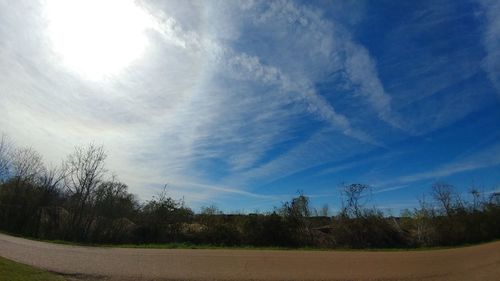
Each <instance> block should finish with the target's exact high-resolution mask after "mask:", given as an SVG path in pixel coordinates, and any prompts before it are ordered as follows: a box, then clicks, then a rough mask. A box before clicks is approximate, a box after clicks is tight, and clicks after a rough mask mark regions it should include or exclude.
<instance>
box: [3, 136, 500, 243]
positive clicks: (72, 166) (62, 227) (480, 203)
mask: <svg viewBox="0 0 500 281" xmlns="http://www.w3.org/2000/svg"><path fill="white" fill-rule="evenodd" d="M105 160H106V153H105V151H104V148H103V147H101V146H96V145H93V144H90V145H88V146H84V147H77V148H75V150H74V152H73V153H71V154H70V155H69V156H68V157H67V159H66V161H64V163H63V165H62V166H61V167H48V166H46V165H45V164H44V163H43V159H42V157H41V155H40V154H38V153H37V152H36V151H34V150H33V149H31V148H15V147H13V145H11V144H10V143H9V142H8V141H7V139H6V138H5V137H2V138H1V139H0V230H3V231H7V232H10V233H14V234H20V235H25V236H29V237H36V238H42V239H65V240H71V241H78V242H83V243H106V244H110V243H170V242H180V243H194V244H212V245H226V246H234V245H253V246H281V247H305V246H308V247H323V248H334V247H350V248H391V247H428V246H449V245H460V244H465V243H477V242H483V241H490V240H492V239H499V238H500V193H491V194H487V193H484V192H480V191H478V189H476V188H471V190H470V196H469V197H470V198H471V200H464V199H463V198H462V197H461V196H460V195H459V194H458V193H457V192H456V191H455V188H454V187H453V186H452V185H449V184H447V183H442V182H439V183H435V184H434V185H433V186H432V192H431V194H430V199H429V200H425V198H424V199H422V200H421V201H420V206H419V207H418V208H415V209H413V210H404V211H403V212H402V213H401V216H400V217H387V216H385V215H384V214H383V213H382V212H381V211H380V210H377V209H376V208H368V207H366V206H367V202H369V200H370V187H369V186H368V185H365V184H359V183H354V184H346V185H343V186H342V187H341V198H342V202H341V208H340V211H339V213H338V214H336V215H335V216H332V217H330V216H329V209H328V205H325V206H323V207H322V208H321V209H320V210H317V209H314V208H311V207H310V204H309V198H308V197H307V196H306V195H304V194H303V193H301V192H300V193H299V194H298V195H297V196H296V197H294V198H291V200H290V201H287V202H283V203H282V204H281V206H278V207H276V208H274V210H273V211H272V212H269V213H264V214H224V213H223V212H222V211H220V210H219V209H218V208H217V207H216V206H214V205H212V206H208V207H204V208H202V211H201V212H200V213H199V214H195V213H194V212H193V211H192V210H191V209H190V208H189V207H188V206H186V205H185V203H184V201H183V200H175V199H173V198H171V197H169V196H168V193H167V191H168V189H167V186H165V188H164V189H163V190H162V192H160V193H159V194H158V195H157V196H155V197H153V198H152V199H151V200H149V201H147V202H142V203H141V202H139V201H138V200H137V199H136V198H135V196H134V195H132V194H131V193H129V192H128V186H127V185H126V184H124V183H122V182H120V181H119V180H118V179H117V178H116V177H114V176H110V175H109V173H108V171H107V170H106V167H105Z"/></svg>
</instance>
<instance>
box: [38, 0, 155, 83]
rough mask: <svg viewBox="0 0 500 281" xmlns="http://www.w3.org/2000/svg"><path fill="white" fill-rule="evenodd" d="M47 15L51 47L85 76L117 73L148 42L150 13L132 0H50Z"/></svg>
mask: <svg viewBox="0 0 500 281" xmlns="http://www.w3.org/2000/svg"><path fill="white" fill-rule="evenodd" d="M46 16H47V19H48V35H49V37H50V41H51V43H52V47H53V49H54V51H55V52H56V53H57V54H58V55H59V56H60V57H61V59H62V60H63V62H64V64H65V65H66V66H67V67H68V68H71V69H72V70H74V71H77V72H78V73H80V74H81V75H84V76H86V77H88V78H101V77H103V76H106V75H114V74H117V73H118V72H120V71H121V70H123V69H124V68H125V67H127V66H128V65H129V64H130V63H131V62H132V61H134V60H136V59H138V58H140V57H141V56H142V54H143V53H144V50H145V48H146V45H147V43H148V39H147V37H146V35H145V33H144V31H145V30H146V29H147V28H149V27H150V26H151V19H150V16H149V15H148V14H147V13H146V11H144V10H143V9H142V8H141V7H139V6H137V5H136V4H135V3H134V1H133V0H106V1H99V0H81V1H72V0H50V1H47V4H46Z"/></svg>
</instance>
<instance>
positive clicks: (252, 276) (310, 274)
mask: <svg viewBox="0 0 500 281" xmlns="http://www.w3.org/2000/svg"><path fill="white" fill-rule="evenodd" d="M0 256H3V257H5V258H8V259H11V260H15V261H18V262H21V263H25V264H29V265H33V266H36V267H40V268H44V269H48V270H50V271H54V272H59V273H64V274H69V275H70V276H72V277H73V278H75V279H101V278H102V279H103V280H454V281H456V280H468V281H471V280H482V281H484V280H492V281H493V280H500V242H494V243H488V244H483V245H478V246H471V247H463V248H457V249H446V250H432V251H400V252H361V251H360V252H358V251H353V252H345V251H261V250H177V249H175V250H167V249H123V248H98V247H77V246H66V245H55V244H50V243H43V242H37V241H31V240H26V239H22V238H17V237H12V236H7V235H3V234H0ZM82 276H83V277H82Z"/></svg>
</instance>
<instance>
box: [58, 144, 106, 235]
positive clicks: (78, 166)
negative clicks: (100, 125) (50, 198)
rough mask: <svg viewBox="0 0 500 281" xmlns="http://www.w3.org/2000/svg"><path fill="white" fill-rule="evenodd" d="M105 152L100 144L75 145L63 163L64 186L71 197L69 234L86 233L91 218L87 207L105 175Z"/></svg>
mask: <svg viewBox="0 0 500 281" xmlns="http://www.w3.org/2000/svg"><path fill="white" fill-rule="evenodd" d="M105 160H106V153H105V151H104V148H103V147H102V146H96V145H94V144H90V145H88V146H86V147H76V148H75V151H74V152H73V153H72V154H70V155H69V156H68V159H67V160H66V162H65V164H64V170H65V175H66V177H65V187H66V189H67V191H68V193H69V195H70V196H71V198H72V202H73V203H72V206H71V208H72V211H73V212H72V214H73V216H74V217H73V220H72V226H71V229H70V235H79V236H81V237H83V238H85V236H86V235H87V233H86V229H87V227H86V226H87V225H89V221H91V220H92V219H93V218H92V217H91V216H88V215H89V214H87V213H88V212H87V211H88V210H87V209H88V208H89V207H90V204H91V203H92V201H93V196H94V195H95V191H96V190H97V188H98V186H99V184H101V182H103V180H104V177H105V175H106V169H105V166H104V164H105Z"/></svg>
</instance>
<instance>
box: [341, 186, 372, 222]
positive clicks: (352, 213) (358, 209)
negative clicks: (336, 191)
mask: <svg viewBox="0 0 500 281" xmlns="http://www.w3.org/2000/svg"><path fill="white" fill-rule="evenodd" d="M369 190H370V187H369V186H368V185H366V184H361V183H353V184H349V185H343V186H342V190H341V193H342V196H343V197H344V200H343V201H342V205H343V206H342V209H343V210H342V212H343V213H344V214H345V215H347V216H349V217H355V218H359V217H361V216H362V209H363V206H364V202H362V199H363V198H364V197H366V196H367V194H366V192H368V191H369Z"/></svg>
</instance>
